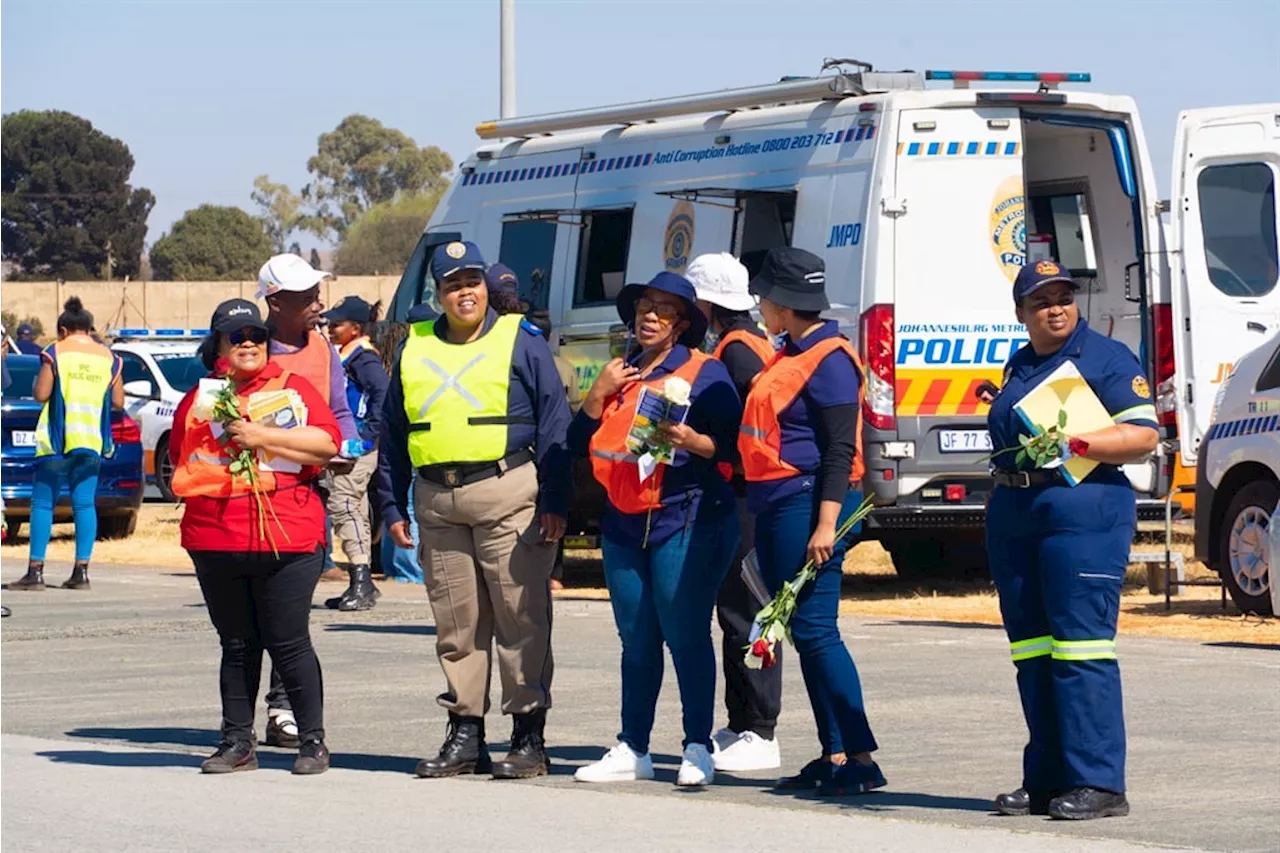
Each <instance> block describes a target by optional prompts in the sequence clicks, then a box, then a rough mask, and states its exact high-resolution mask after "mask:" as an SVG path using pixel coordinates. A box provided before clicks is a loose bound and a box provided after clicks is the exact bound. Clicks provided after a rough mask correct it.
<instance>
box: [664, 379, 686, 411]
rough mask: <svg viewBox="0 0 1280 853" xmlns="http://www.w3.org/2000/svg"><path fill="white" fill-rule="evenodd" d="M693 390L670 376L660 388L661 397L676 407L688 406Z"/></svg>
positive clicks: (680, 380) (681, 380)
mask: <svg viewBox="0 0 1280 853" xmlns="http://www.w3.org/2000/svg"><path fill="white" fill-rule="evenodd" d="M692 393H693V388H691V387H690V386H689V383H688V382H686V381H684V380H683V379H681V378H680V377H679V376H672V377H670V378H669V379H667V381H666V382H665V383H664V384H663V386H662V396H664V397H666V398H667V399H668V400H670V401H671V402H672V403H673V404H675V405H677V406H687V405H689V397H690V395H691V394H692Z"/></svg>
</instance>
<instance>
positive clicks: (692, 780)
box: [676, 743, 716, 788]
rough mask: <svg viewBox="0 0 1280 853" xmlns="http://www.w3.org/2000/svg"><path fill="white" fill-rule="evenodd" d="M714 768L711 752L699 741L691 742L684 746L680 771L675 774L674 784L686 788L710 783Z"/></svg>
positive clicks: (714, 772) (712, 780)
mask: <svg viewBox="0 0 1280 853" xmlns="http://www.w3.org/2000/svg"><path fill="white" fill-rule="evenodd" d="M715 778H716V768H715V765H714V764H713V763H712V761H711V753H709V752H707V748H706V747H705V746H703V745H702V744H700V743H691V744H689V745H688V746H686V747H685V748H684V757H683V758H682V759H681V760H680V772H679V773H678V774H677V775H676V784H677V785H680V786H682V787H686V788H696V787H699V786H701V785H710V784H711V783H712V782H714V781H715Z"/></svg>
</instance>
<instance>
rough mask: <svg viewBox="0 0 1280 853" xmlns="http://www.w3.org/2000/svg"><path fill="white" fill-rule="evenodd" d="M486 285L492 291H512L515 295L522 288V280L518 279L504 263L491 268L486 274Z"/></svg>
mask: <svg viewBox="0 0 1280 853" xmlns="http://www.w3.org/2000/svg"><path fill="white" fill-rule="evenodd" d="M484 283H485V284H487V285H488V286H489V289H490V290H510V291H511V292H512V293H515V292H516V291H517V290H519V288H520V280H519V279H517V278H516V274H515V273H514V272H512V270H511V267H509V266H507V265H506V264H503V263H497V264H494V265H493V266H491V267H489V269H488V270H487V271H486V272H485V274H484Z"/></svg>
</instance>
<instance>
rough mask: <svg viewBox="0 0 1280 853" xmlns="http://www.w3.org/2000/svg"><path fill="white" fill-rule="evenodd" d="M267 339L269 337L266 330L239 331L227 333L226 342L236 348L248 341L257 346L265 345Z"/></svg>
mask: <svg viewBox="0 0 1280 853" xmlns="http://www.w3.org/2000/svg"><path fill="white" fill-rule="evenodd" d="M268 337H269V335H268V334H267V330H266V329H239V330H237V331H234V332H228V333H227V340H228V341H229V342H230V343H231V345H232V346H233V347H238V346H240V345H241V344H243V343H244V342H245V341H250V342H252V343H255V344H259V345H260V344H265V343H266V342H267V338H268Z"/></svg>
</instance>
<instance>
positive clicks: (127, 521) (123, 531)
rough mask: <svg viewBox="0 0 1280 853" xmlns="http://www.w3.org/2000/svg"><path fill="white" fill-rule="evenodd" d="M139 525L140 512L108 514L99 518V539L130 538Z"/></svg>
mask: <svg viewBox="0 0 1280 853" xmlns="http://www.w3.org/2000/svg"><path fill="white" fill-rule="evenodd" d="M137 527H138V514H137V513H136V512H131V513H129V514H128V515H108V516H105V517H102V518H99V519H98V538H99V539H128V538H129V537H130V536H132V535H133V531H134V530H135V529H137Z"/></svg>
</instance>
